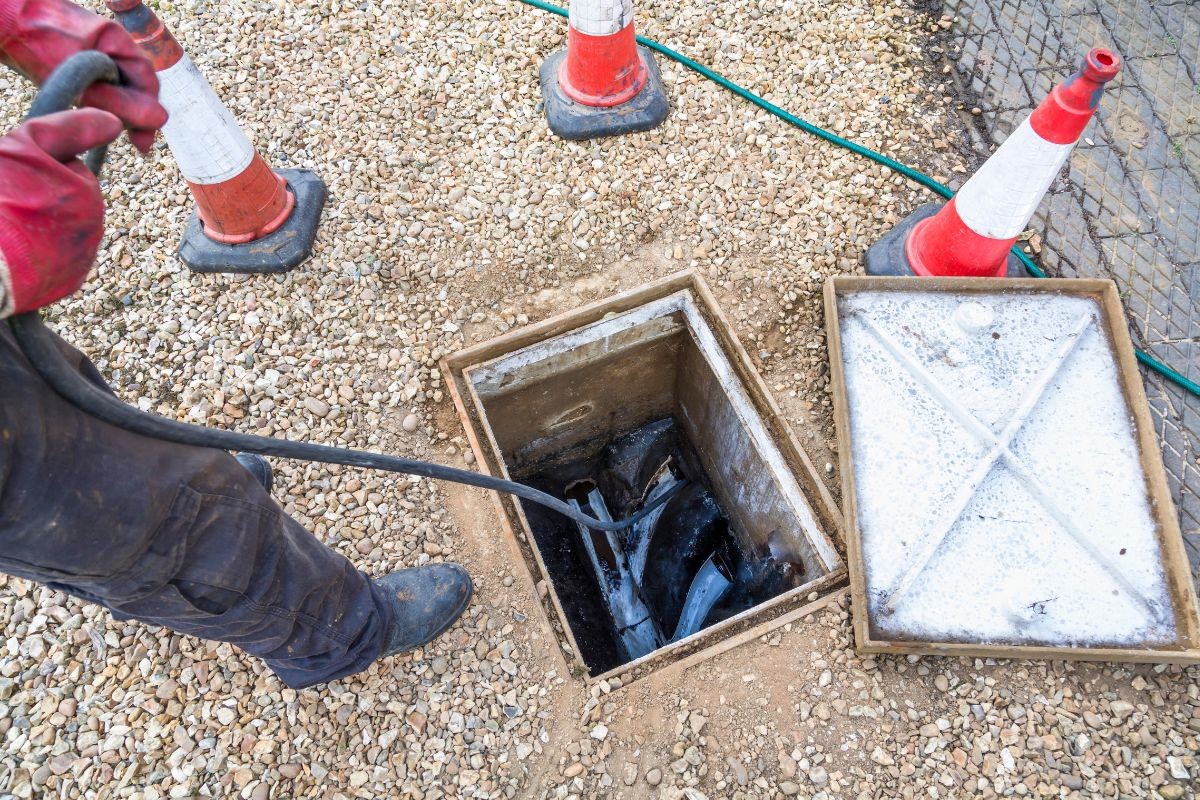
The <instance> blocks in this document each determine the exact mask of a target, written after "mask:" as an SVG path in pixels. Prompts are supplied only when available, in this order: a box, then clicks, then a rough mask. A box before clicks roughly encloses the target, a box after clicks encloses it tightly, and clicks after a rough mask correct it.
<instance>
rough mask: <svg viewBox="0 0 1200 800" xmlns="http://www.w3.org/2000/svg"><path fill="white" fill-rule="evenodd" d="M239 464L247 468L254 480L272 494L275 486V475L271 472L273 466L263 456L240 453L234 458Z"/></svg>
mask: <svg viewBox="0 0 1200 800" xmlns="http://www.w3.org/2000/svg"><path fill="white" fill-rule="evenodd" d="M234 458H236V459H237V462H238V463H239V464H241V465H242V466H243V467H245V468H246V471H247V472H249V473H250V474H251V475H253V476H254V479H255V480H256V481H258V482H259V483H261V484H262V487H263V488H264V489H266V490H267V493H268V494H270V492H271V487H273V486H274V485H275V473H274V472H272V471H271V465H270V464H268V463H267V460H266V459H265V458H263V457H262V456H258V455H255V454H254V453H238V454H236V455H235V456H234Z"/></svg>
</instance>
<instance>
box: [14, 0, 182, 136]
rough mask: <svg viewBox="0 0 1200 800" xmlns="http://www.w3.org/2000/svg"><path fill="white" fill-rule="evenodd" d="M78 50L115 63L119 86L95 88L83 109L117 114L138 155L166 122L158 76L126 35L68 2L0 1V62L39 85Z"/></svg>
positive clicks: (84, 102)
mask: <svg viewBox="0 0 1200 800" xmlns="http://www.w3.org/2000/svg"><path fill="white" fill-rule="evenodd" d="M81 50H99V51H100V52H102V53H105V54H106V55H108V56H109V57H110V58H112V60H113V61H115V62H116V64H117V69H119V70H120V72H121V82H122V83H123V84H125V85H123V86H113V85H110V84H100V83H98V84H96V85H95V86H93V87H92V88H90V89H88V90H87V91H86V92H84V95H83V98H82V100H81V102H82V104H83V105H85V106H92V107H94V108H102V109H104V110H105V111H109V112H111V113H113V114H116V115H117V116H118V117H119V118H120V119H121V121H122V122H123V123H125V127H126V128H128V129H129V141H131V142H133V144H134V146H135V147H137V149H139V150H141V151H142V152H143V153H146V152H149V150H150V146H151V145H152V144H154V132H155V131H157V130H158V129H159V128H161V127H162V126H163V124H164V123H165V122H166V121H167V111H166V109H164V108H163V107H162V106H161V105H159V102H158V77H157V76H156V75H155V74H154V67H153V66H152V65H151V64H150V62H149V61H148V60H147V59H146V57H145V56H144V55H142V52H141V50H140V49H139V48H138V46H137V45H136V44H134V41H133V39H131V38H130V37H129V34H128V33H126V32H125V30H124V29H123V28H122V27H121V26H120V25H118V24H117V23H115V22H113V21H111V20H106V19H104V18H102V17H99V16H96V15H95V14H93V13H92V12H90V11H88V10H86V9H83V8H80V7H79V6H76V5H73V4H72V3H69V2H67V0H0V62H3V63H4V64H7V65H8V66H10V67H12V68H13V69H15V70H17V71H18V72H20V73H22V74H23V75H25V76H26V77H28V78H29V79H31V80H32V81H33V82H34V83H36V84H38V85H39V86H40V85H41V84H42V82H43V81H45V80H46V78H47V77H49V75H50V73H51V72H53V71H54V68H55V67H57V66H58V65H59V64H61V63H62V62H63V61H64V60H66V59H67V58H68V57H69V56H72V55H74V54H75V53H78V52H79V51H81Z"/></svg>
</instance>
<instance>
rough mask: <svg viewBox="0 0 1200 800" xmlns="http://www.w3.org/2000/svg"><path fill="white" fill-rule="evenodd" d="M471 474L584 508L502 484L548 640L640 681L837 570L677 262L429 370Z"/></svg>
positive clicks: (710, 316) (820, 522)
mask: <svg viewBox="0 0 1200 800" xmlns="http://www.w3.org/2000/svg"><path fill="white" fill-rule="evenodd" d="M442 367H443V371H444V372H445V374H446V375H447V378H448V384H449V386H450V387H451V394H452V395H453V397H454V400H455V403H456V405H457V407H458V410H459V413H460V415H461V416H462V418H463V421H464V423H465V427H466V429H467V433H468V436H469V438H470V441H471V445H472V447H473V448H474V450H475V452H476V455H477V456H478V460H479V464H480V467H481V469H483V470H486V471H487V472H489V473H491V474H493V475H497V476H500V477H505V478H511V479H513V480H519V481H524V482H527V483H530V484H531V485H534V486H537V487H538V488H540V489H543V490H544V491H549V492H551V493H553V494H555V495H556V496H559V497H563V498H564V499H567V500H568V501H570V502H574V503H576V504H578V505H579V507H580V508H581V509H582V510H583V511H585V512H586V513H589V514H591V515H593V516H598V517H601V518H602V517H604V516H606V515H608V516H610V517H612V518H623V517H626V516H628V515H629V514H631V513H633V512H635V511H637V510H640V509H641V508H642V507H643V506H644V505H645V503H646V502H647V501H649V500H650V499H652V498H655V497H657V496H659V494H661V493H663V492H668V491H671V492H673V494H672V495H671V497H670V499H669V500H668V501H667V502H666V503H665V504H663V505H662V506H660V510H659V511H656V513H654V514H651V515H650V516H648V517H647V518H646V521H645V522H644V523H643V524H641V525H638V526H634V527H632V528H629V529H626V530H624V531H621V532H619V533H616V534H605V533H604V532H602V531H588V530H586V529H584V528H581V527H580V526H578V525H577V524H575V523H574V522H571V521H569V520H567V519H566V518H565V517H563V516H561V515H559V514H556V513H554V512H551V511H548V510H546V509H544V508H542V507H540V506H537V505H534V504H526V503H523V502H522V501H519V500H517V499H515V498H512V497H510V496H497V501H498V503H499V505H500V508H501V511H502V517H503V520H504V523H505V528H506V530H507V532H508V533H509V534H510V535H511V536H512V537H513V539H514V541H515V543H516V544H517V545H518V547H519V548H520V550H521V553H522V555H523V556H524V561H525V563H526V566H527V567H528V569H529V573H530V577H531V586H536V587H537V591H538V592H539V595H541V597H542V600H543V602H544V607H545V608H546V609H547V611H548V617H549V618H550V620H551V623H552V625H553V627H554V628H555V632H556V634H557V635H558V636H559V639H560V643H561V644H562V645H563V649H564V651H565V652H567V653H568V657H569V658H570V659H571V660H572V661H573V667H575V668H576V671H577V673H579V674H585V675H587V676H589V677H590V678H593V679H599V678H602V677H608V676H610V675H614V674H622V675H632V676H634V677H636V676H637V675H641V674H645V673H646V672H648V671H650V670H651V669H655V668H658V667H660V666H663V665H665V664H667V663H671V662H673V661H676V660H678V659H680V658H683V657H685V656H691V655H693V654H695V655H696V656H697V657H702V655H700V653H701V651H709V652H715V651H718V650H720V649H724V648H725V647H727V646H730V645H731V643H734V642H737V641H741V640H742V639H744V638H749V637H751V636H753V635H758V634H761V633H762V632H763V631H765V630H766V629H768V628H770V627H774V626H775V625H781V624H783V623H784V622H786V621H788V620H790V619H792V618H793V617H794V616H796V615H797V614H798V613H801V611H802V610H804V611H807V610H808V606H809V605H810V604H812V603H814V602H819V601H820V600H821V599H822V598H824V597H826V596H828V595H829V594H831V593H832V592H834V591H835V590H836V589H837V588H838V586H839V585H840V584H841V583H842V582H843V580H844V577H845V570H844V567H843V564H842V561H841V559H840V557H839V555H838V552H837V550H836V548H835V546H834V543H833V542H834V537H835V536H836V535H837V534H836V532H837V530H838V524H839V522H838V520H839V518H838V515H837V512H836V510H835V506H834V504H833V502H832V499H831V498H830V496H829V494H828V492H827V491H826V490H825V488H824V487H823V486H822V484H821V483H820V481H819V479H818V478H817V476H816V474H815V472H814V470H813V468H812V464H811V462H810V461H809V459H808V457H807V456H806V455H805V454H804V452H803V451H802V450H801V448H800V447H799V446H798V444H797V443H796V441H795V439H794V437H793V436H792V434H791V432H790V430H789V429H788V427H787V426H786V424H785V423H784V422H783V421H782V419H781V417H780V414H779V410H778V408H777V407H776V406H775V405H774V403H773V401H772V400H771V399H770V397H769V395H768V393H767V391H766V387H765V386H764V385H763V383H762V380H761V378H760V377H759V376H758V374H757V373H756V372H755V370H754V369H753V367H752V365H751V364H750V362H749V359H748V357H747V356H746V354H745V352H744V351H743V350H742V348H741V346H740V345H739V344H738V342H737V339H736V337H735V336H734V334H733V332H732V330H731V329H730V327H729V325H728V323H727V322H726V321H725V319H724V318H723V317H722V316H721V314H720V312H719V310H718V309H717V307H716V305H715V303H714V302H713V300H712V297H711V295H710V294H709V292H708V290H707V288H706V287H705V286H704V284H703V283H702V281H700V279H699V278H698V277H696V276H695V275H694V274H692V273H690V272H689V273H681V274H678V275H675V276H672V277H670V278H667V279H665V280H663V281H660V282H658V283H655V284H651V285H649V286H646V287H642V288H640V289H636V290H634V291H631V292H627V293H625V294H622V295H618V296H616V297H614V298H611V299H609V300H606V301H603V302H600V303H596V304H593V305H590V306H587V307H584V308H581V309H579V310H576V311H573V312H570V313H568V314H565V315H562V316H559V317H555V318H553V319H550V320H547V321H545V322H542V323H539V324H536V325H533V326H529V327H527V328H523V329H521V330H518V331H514V332H512V333H509V334H505V335H503V336H501V337H499V338H497V339H494V340H491V341H489V342H485V343H483V344H480V345H476V346H473V347H471V348H468V349H466V350H463V351H460V352H459V353H456V354H454V355H451V356H449V357H447V358H446V359H445V360H444V361H443V364H442Z"/></svg>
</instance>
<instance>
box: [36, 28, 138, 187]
mask: <svg viewBox="0 0 1200 800" xmlns="http://www.w3.org/2000/svg"><path fill="white" fill-rule="evenodd" d="M120 77H121V75H120V72H118V70H117V65H116V64H115V63H114V62H113V60H112V59H111V58H109V57H108V56H106V55H104V53H101V52H99V51H98V50H84V51H83V52H81V53H76V54H75V55H73V56H71V57H70V58H68V59H67V60H66V61H64V62H62V63H61V64H59V65H58V68H57V69H55V70H54V72H52V73H51V74H50V77H49V78H47V79H46V82H45V83H44V84H42V87H41V88H40V89H38V93H37V97H35V98H33V102H32V103H30V105H29V113H28V114H26V115H25V119H33V118H34V117H44V116H46V115H47V114H54V113H56V112H58V111H66V110H67V109H68V108H70V107H71V106H73V105H75V103H76V101H78V100H79V96H80V95H81V94H83V93H84V92H85V91H87V88H88V87H89V86H91V85H92V84H93V83H96V82H97V81H103V82H105V83H117V82H118V81H119V80H120ZM107 155H108V145H106V144H102V145H100V146H99V147H95V148H92V149H91V150H89V151H88V154H87V156H86V157H85V158H84V160H83V163H85V164H86V165H87V168H88V169H90V170H91V171H92V174H93V175H96V176H99V175H100V169H101V168H102V167H103V166H104V159H105V157H106V156H107Z"/></svg>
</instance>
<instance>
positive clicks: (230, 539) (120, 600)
mask: <svg viewBox="0 0 1200 800" xmlns="http://www.w3.org/2000/svg"><path fill="white" fill-rule="evenodd" d="M63 350H64V352H65V353H66V354H67V355H68V357H69V358H71V359H72V361H73V362H74V363H77V364H78V365H79V369H80V371H81V372H82V373H84V374H85V375H88V376H89V377H91V378H93V379H95V380H97V381H99V375H98V374H96V372H95V369H94V368H93V367H92V366H91V364H90V363H89V362H88V361H87V360H86V359H85V358H84V357H83V356H82V355H81V354H80V353H78V352H76V351H74V350H72V349H70V348H69V347H67V346H66V345H65V344H64V345H63ZM0 570H2V571H4V572H8V573H10V574H13V575H18V576H20V577H25V578H30V579H32V580H36V581H40V582H43V583H46V584H48V585H50V586H53V587H55V588H60V589H63V590H65V591H67V592H70V593H72V594H75V595H77V596H80V597H83V598H85V599H88V600H92V601H94V602H97V603H100V604H102V605H104V606H106V607H108V608H110V609H112V610H113V611H114V612H115V613H116V614H117V615H128V616H132V617H135V618H137V619H141V620H146V621H149V622H155V623H159V624H162V625H165V626H167V627H169V628H172V629H174V630H177V631H182V632H184V633H190V634H194V635H196V636H200V637H204V638H207V639H218V640H221V641H226V642H231V643H232V644H234V645H236V646H238V647H240V648H241V649H243V650H245V651H246V652H248V653H251V654H253V655H256V656H260V657H261V658H263V659H264V660H265V661H266V662H267V664H268V665H269V666H270V667H271V668H272V669H274V670H275V671H276V672H277V673H278V674H279V675H280V677H281V678H282V679H283V680H284V681H285V682H287V683H288V684H290V685H292V686H296V687H300V686H307V685H311V684H313V683H319V682H323V681H327V680H332V679H334V678H337V677H340V676H343V675H348V674H350V673H353V672H357V671H359V670H361V669H363V668H365V667H366V666H367V665H368V664H370V663H371V661H372V660H373V659H375V658H376V657H377V656H378V655H379V654H380V653H381V651H382V650H383V649H384V648H385V646H387V645H388V644H389V643H390V641H391V640H392V638H393V637H392V636H390V635H389V630H388V627H389V622H390V621H391V619H392V617H393V616H394V613H393V603H394V602H395V600H394V598H392V597H390V596H389V593H388V592H386V591H385V590H384V589H382V588H381V587H380V586H378V585H376V584H374V583H372V582H371V581H370V580H369V579H368V578H367V576H366V575H365V574H363V573H362V572H360V571H359V570H357V569H355V568H354V566H353V565H351V563H350V562H349V561H348V560H347V559H345V558H344V557H342V556H341V555H339V554H337V553H335V552H334V551H332V550H330V549H329V548H328V547H326V546H324V545H323V544H321V543H320V542H319V541H317V540H316V539H315V538H314V537H313V536H312V535H311V534H309V533H308V532H307V531H306V530H304V529H303V528H301V527H300V525H299V524H297V523H296V522H295V521H294V520H292V519H290V518H289V517H288V516H287V515H285V514H284V513H283V512H282V510H281V509H280V508H279V506H278V505H277V504H276V503H275V502H274V501H273V500H272V499H271V498H270V496H269V495H267V493H266V492H265V491H264V490H263V488H262V487H261V486H260V485H259V484H258V482H257V481H256V480H255V479H254V478H253V476H251V475H250V473H249V472H247V471H246V470H245V469H243V468H242V467H241V466H240V465H239V464H238V463H237V462H236V461H235V460H234V459H233V457H232V456H230V455H228V454H227V453H224V452H222V451H219V450H209V449H203V448H194V447H184V446H181V445H174V444H169V443H164V442H160V441H157V440H153V439H148V438H146V437H142V436H137V435H134V434H130V433H127V432H125V431H122V430H119V429H117V428H114V427H112V426H110V425H107V424H105V423H102V422H98V421H96V420H95V419H93V418H91V417H88V416H86V415H84V414H83V413H81V412H80V411H78V410H76V409H75V408H73V407H72V406H70V405H68V404H67V403H65V402H64V401H63V400H61V399H60V398H59V397H58V396H57V395H55V394H54V393H53V391H52V390H51V389H50V388H49V387H47V386H46V385H45V384H44V383H43V382H42V381H41V380H40V379H39V378H37V377H36V375H34V374H32V372H31V367H30V366H29V364H28V363H27V362H26V361H25V358H24V356H23V355H22V354H21V353H20V352H19V351H18V349H17V347H16V344H15V342H14V340H13V338H12V335H11V332H10V331H9V328H8V326H7V325H6V324H4V323H2V322H0ZM468 585H469V583H468ZM464 605H465V603H464ZM455 616H457V614H456V615H455Z"/></svg>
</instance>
